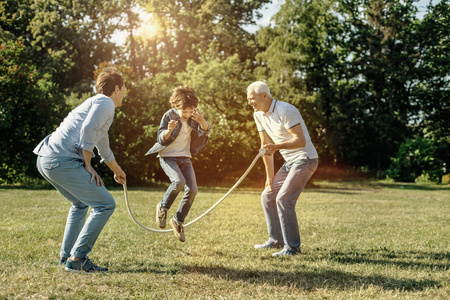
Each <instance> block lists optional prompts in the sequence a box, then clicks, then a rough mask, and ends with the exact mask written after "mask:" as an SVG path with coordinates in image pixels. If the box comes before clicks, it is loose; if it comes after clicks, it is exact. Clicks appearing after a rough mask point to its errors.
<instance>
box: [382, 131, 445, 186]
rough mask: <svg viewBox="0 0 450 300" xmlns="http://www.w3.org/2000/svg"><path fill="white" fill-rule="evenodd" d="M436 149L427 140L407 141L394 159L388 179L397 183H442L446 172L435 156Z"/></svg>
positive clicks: (430, 141)
mask: <svg viewBox="0 0 450 300" xmlns="http://www.w3.org/2000/svg"><path fill="white" fill-rule="evenodd" d="M436 149H437V147H436V145H435V144H434V142H433V141H432V140H429V139H427V138H423V137H417V138H416V139H406V140H405V141H404V142H403V144H402V145H401V146H400V148H399V150H398V152H397V155H396V157H394V158H392V161H391V165H390V167H389V169H388V170H387V175H388V177H390V178H392V179H394V180H395V181H404V182H415V181H418V182H436V183H440V182H441V178H442V176H443V175H444V170H443V166H442V162H441V161H440V160H439V159H437V158H436V156H435V154H436Z"/></svg>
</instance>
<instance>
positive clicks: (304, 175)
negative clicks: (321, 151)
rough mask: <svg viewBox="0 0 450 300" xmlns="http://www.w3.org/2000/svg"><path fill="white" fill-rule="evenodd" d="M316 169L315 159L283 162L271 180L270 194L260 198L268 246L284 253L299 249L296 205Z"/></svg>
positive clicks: (316, 160)
mask: <svg viewBox="0 0 450 300" xmlns="http://www.w3.org/2000/svg"><path fill="white" fill-rule="evenodd" d="M317 166H318V159H310V158H307V159H303V160H299V161H294V162H290V163H288V162H286V163H284V165H283V166H282V167H281V168H280V170H279V171H278V172H277V174H276V175H275V176H274V178H273V189H272V191H270V190H269V187H266V189H265V190H264V191H263V193H262V194H261V202H262V206H263V210H264V214H265V216H266V222H267V230H268V232H269V242H270V243H276V242H278V243H279V244H280V245H282V246H284V249H295V250H298V249H299V248H300V232H299V229H298V221H297V214H296V213H295V205H296V203H297V199H298V197H299V196H300V193H301V192H302V191H303V188H304V187H305V185H306V183H307V182H308V180H309V179H310V178H311V176H312V175H313V173H314V172H315V171H316V169H317Z"/></svg>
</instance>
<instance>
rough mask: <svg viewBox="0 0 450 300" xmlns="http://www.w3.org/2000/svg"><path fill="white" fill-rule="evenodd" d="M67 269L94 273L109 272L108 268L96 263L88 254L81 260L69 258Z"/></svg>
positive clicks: (73, 271)
mask: <svg viewBox="0 0 450 300" xmlns="http://www.w3.org/2000/svg"><path fill="white" fill-rule="evenodd" d="M66 271H69V272H72V273H83V272H84V273H93V272H108V268H103V267H99V266H97V265H95V264H94V263H93V262H92V261H91V260H90V259H89V258H88V257H87V256H86V257H85V258H83V259H81V260H76V261H75V260H71V259H68V260H67V262H66Z"/></svg>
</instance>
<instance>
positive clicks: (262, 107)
mask: <svg viewBox="0 0 450 300" xmlns="http://www.w3.org/2000/svg"><path fill="white" fill-rule="evenodd" d="M267 100H268V97H267V94H266V93H261V94H255V91H254V90H251V91H248V93H247V101H248V105H250V106H251V107H253V110H254V111H264V112H267V111H268V110H269V108H268V107H267V106H268V105H267ZM269 107H270V105H269Z"/></svg>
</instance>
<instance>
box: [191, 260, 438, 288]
mask: <svg viewBox="0 0 450 300" xmlns="http://www.w3.org/2000/svg"><path fill="white" fill-rule="evenodd" d="M184 270H185V271H186V272H189V273H200V274H206V275H208V276H211V277H214V278H219V279H225V280H232V281H244V282H248V283H251V284H264V285H267V284H270V285H274V286H289V287H296V288H300V289H304V290H315V289H317V288H335V289H342V290H344V289H349V288H359V287H361V286H363V285H364V286H369V285H374V286H379V287H381V288H382V289H385V290H406V291H421V290H425V289H427V288H431V287H433V288H435V287H437V286H440V284H439V282H437V281H435V280H428V279H422V280H418V279H412V278H411V279H395V278H392V277H387V276H382V275H367V276H364V275H356V274H352V273H347V272H342V271H338V270H330V269H328V270H327V269H317V270H316V271H301V270H299V271H296V272H292V271H286V272H283V271H259V270H239V269H232V268H226V267H221V266H212V267H204V266H185V267H184Z"/></svg>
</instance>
